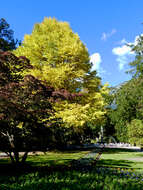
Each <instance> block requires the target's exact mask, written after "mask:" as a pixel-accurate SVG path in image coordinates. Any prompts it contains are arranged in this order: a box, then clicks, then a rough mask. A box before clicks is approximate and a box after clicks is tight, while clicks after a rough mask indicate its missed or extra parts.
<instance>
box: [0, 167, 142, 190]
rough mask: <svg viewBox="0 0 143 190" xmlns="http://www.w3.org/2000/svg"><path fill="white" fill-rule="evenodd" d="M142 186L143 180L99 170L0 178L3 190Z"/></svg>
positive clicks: (127, 189) (126, 189) (117, 189)
mask: <svg viewBox="0 0 143 190" xmlns="http://www.w3.org/2000/svg"><path fill="white" fill-rule="evenodd" d="M142 186H143V182H142V180H141V179H140V180H138V179H137V178H136V177H135V178H130V177H128V176H124V175H120V174H119V173H118V172H116V171H114V172H113V171H106V170H105V169H102V170H101V169H100V170H99V168H98V170H97V168H96V169H95V168H92V169H85V170H69V171H66V170H63V171H57V172H51V173H49V172H48V171H43V172H42V171H41V172H40V171H39V172H32V173H28V174H23V175H20V176H10V177H3V178H0V189H1V190H28V189H30V190H38V189H39V190H47V189H48V190H95V189H96V190H141V189H142Z"/></svg>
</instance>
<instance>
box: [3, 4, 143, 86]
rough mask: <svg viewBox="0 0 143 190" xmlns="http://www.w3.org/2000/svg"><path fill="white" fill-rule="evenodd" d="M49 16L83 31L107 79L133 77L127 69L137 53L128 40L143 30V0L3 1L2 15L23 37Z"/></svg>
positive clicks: (115, 80) (114, 82) (133, 40)
mask: <svg viewBox="0 0 143 190" xmlns="http://www.w3.org/2000/svg"><path fill="white" fill-rule="evenodd" d="M49 16H51V17H55V18H57V19H58V20H59V21H67V22H69V23H70V26H71V28H72V29H73V31H74V32H76V33H78V34H79V36H80V39H81V40H82V41H83V42H84V43H85V44H86V47H87V48H88V51H89V54H90V56H91V60H92V61H93V63H94V67H93V69H95V68H96V69H97V70H98V73H99V75H100V76H101V77H102V81H103V83H105V82H108V83H109V84H110V85H112V86H115V85H118V84H120V83H121V82H123V81H126V80H128V79H129V78H130V76H129V75H127V74H125V71H126V70H127V69H128V62H129V61H131V60H133V59H134V53H133V52H131V51H130V48H129V47H127V46H126V45H125V44H126V43H136V39H137V36H138V35H140V34H142V31H143V25H142V24H141V23H142V22H143V0H68V1H67V0H40V1H39V0H20V1H19V0H13V1H12V0H7V1H1V5H0V18H5V19H6V20H7V22H8V23H9V24H10V26H11V28H12V29H13V30H14V32H15V37H16V38H18V39H20V40H22V39H23V37H24V34H30V33H31V31H32V28H33V26H34V24H35V23H37V22H42V20H43V18H44V17H49Z"/></svg>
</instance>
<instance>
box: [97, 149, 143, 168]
mask: <svg viewBox="0 0 143 190" xmlns="http://www.w3.org/2000/svg"><path fill="white" fill-rule="evenodd" d="M98 164H99V165H102V166H109V167H119V168H120V167H121V168H129V169H134V170H136V171H138V172H143V152H137V151H134V150H127V149H105V151H104V152H103V154H102V156H101V159H100V161H99V163H98Z"/></svg>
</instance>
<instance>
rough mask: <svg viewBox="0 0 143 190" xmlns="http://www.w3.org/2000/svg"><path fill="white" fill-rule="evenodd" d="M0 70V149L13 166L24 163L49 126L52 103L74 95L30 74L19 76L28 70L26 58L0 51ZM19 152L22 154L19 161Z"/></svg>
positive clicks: (52, 111)
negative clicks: (48, 84) (42, 132)
mask: <svg viewBox="0 0 143 190" xmlns="http://www.w3.org/2000/svg"><path fill="white" fill-rule="evenodd" d="M0 68H1V70H0V139H1V143H0V145H1V147H0V148H1V150H3V151H5V152H6V153H7V154H8V156H10V158H11V161H12V162H13V163H20V161H22V162H25V160H26V158H27V155H28V152H29V151H30V150H32V146H33V145H35V144H37V140H38V139H39V137H40V136H39V135H40V131H41V129H42V130H43V129H46V128H48V127H49V126H50V121H49V116H51V115H52V114H53V113H54V110H53V109H52V102H54V101H56V100H60V99H71V98H72V97H73V95H72V94H70V93H68V92H67V91H65V90H64V89H62V90H61V91H60V90H59V91H54V88H53V87H50V86H46V85H45V84H43V82H42V81H40V80H38V79H36V78H35V77H33V76H32V75H26V76H25V77H24V78H23V77H22V74H21V73H23V71H26V70H27V69H29V68H31V65H30V63H29V61H28V59H26V58H25V57H19V58H18V57H16V56H15V55H13V54H12V53H9V52H0ZM38 142H39V141H38ZM39 143H40V142H39ZM45 146H46V145H45ZM20 151H24V152H25V153H24V155H23V156H22V159H20V155H19V152H20Z"/></svg>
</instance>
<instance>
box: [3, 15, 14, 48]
mask: <svg viewBox="0 0 143 190" xmlns="http://www.w3.org/2000/svg"><path fill="white" fill-rule="evenodd" d="M17 44H18V40H15V39H14V32H13V30H11V29H10V25H9V24H8V23H7V21H6V20H5V19H4V18H1V19H0V49H1V50H3V51H9V50H13V49H16V46H17Z"/></svg>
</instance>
